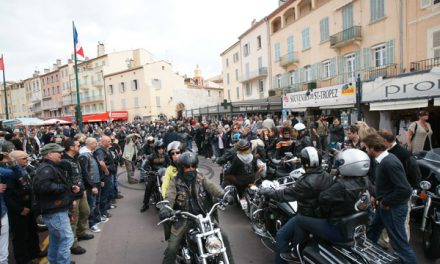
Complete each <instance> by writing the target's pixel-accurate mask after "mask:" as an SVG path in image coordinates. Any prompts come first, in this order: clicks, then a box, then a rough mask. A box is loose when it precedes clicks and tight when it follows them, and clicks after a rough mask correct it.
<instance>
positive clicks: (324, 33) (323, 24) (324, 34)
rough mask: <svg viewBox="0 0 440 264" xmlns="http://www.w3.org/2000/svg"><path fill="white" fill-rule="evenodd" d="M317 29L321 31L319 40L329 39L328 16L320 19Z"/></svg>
mask: <svg viewBox="0 0 440 264" xmlns="http://www.w3.org/2000/svg"><path fill="white" fill-rule="evenodd" d="M319 29H320V32H321V42H325V41H327V40H329V39H330V33H329V26H328V17H326V18H324V19H322V20H321V21H320V22H319Z"/></svg>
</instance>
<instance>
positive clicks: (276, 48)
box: [274, 43, 281, 62]
mask: <svg viewBox="0 0 440 264" xmlns="http://www.w3.org/2000/svg"><path fill="white" fill-rule="evenodd" d="M274 52H275V53H274V57H275V62H277V61H279V60H280V58H281V51H280V43H275V45H274Z"/></svg>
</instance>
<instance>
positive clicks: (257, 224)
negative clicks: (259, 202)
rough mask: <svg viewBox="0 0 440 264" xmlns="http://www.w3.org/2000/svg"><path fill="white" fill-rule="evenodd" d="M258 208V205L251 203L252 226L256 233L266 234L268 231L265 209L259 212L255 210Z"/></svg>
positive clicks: (250, 216)
mask: <svg viewBox="0 0 440 264" xmlns="http://www.w3.org/2000/svg"><path fill="white" fill-rule="evenodd" d="M257 210H258V207H257V206H256V205H254V204H253V203H250V206H249V218H250V219H251V227H252V230H253V231H254V232H255V234H257V235H259V236H264V234H265V233H266V227H265V224H264V222H265V221H264V211H263V210H261V211H259V212H257V213H255V211H257Z"/></svg>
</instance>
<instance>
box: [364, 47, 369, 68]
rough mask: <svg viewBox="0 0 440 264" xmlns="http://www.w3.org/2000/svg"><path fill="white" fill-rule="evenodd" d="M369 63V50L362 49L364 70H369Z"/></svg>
mask: <svg viewBox="0 0 440 264" xmlns="http://www.w3.org/2000/svg"><path fill="white" fill-rule="evenodd" d="M370 61H371V49H370V48H364V69H368V68H370Z"/></svg>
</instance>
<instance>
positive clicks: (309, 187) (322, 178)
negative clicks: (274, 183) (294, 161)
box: [274, 168, 333, 217]
mask: <svg viewBox="0 0 440 264" xmlns="http://www.w3.org/2000/svg"><path fill="white" fill-rule="evenodd" d="M332 184H333V179H332V177H331V176H330V174H328V173H327V172H325V171H324V170H323V169H322V168H311V169H309V170H308V171H307V172H306V173H305V174H304V175H302V176H301V177H299V178H298V180H297V181H296V182H295V184H294V185H290V186H289V187H287V188H285V189H281V190H277V191H276V192H275V194H274V199H276V200H278V201H283V202H287V201H297V202H298V213H299V214H301V215H304V216H310V217H319V215H318V214H317V212H316V208H318V205H319V203H318V197H319V194H320V193H321V192H322V191H324V190H327V189H328V188H329V187H330V186H331V185H332Z"/></svg>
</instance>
